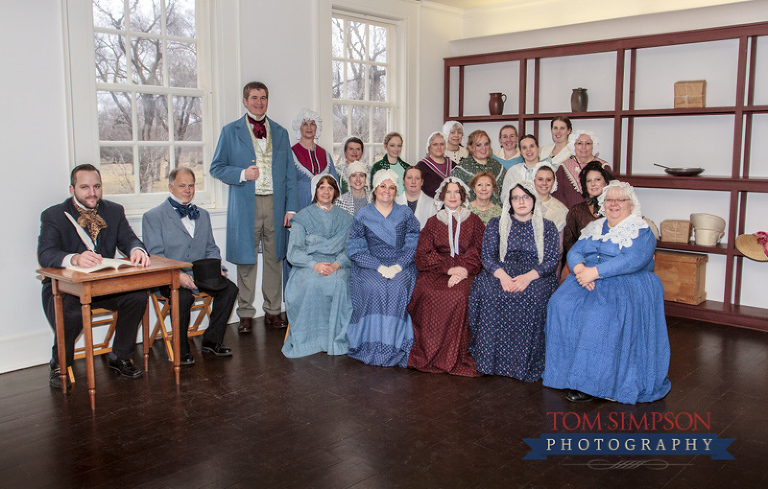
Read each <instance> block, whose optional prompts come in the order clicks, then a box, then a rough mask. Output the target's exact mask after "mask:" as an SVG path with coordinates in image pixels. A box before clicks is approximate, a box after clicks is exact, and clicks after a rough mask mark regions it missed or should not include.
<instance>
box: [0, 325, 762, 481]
mask: <svg viewBox="0 0 768 489" xmlns="http://www.w3.org/2000/svg"><path fill="white" fill-rule="evenodd" d="M256 326H257V327H256V328H255V330H254V334H251V335H248V336H240V337H238V336H237V332H236V330H235V329H234V326H230V330H229V331H228V333H227V341H226V344H227V345H228V346H231V347H232V348H233V350H234V356H233V357H232V358H211V357H209V356H203V355H202V354H201V353H200V351H199V346H200V338H199V337H198V338H195V340H194V341H195V343H194V344H195V346H194V347H193V352H194V354H195V356H196V358H197V365H195V366H194V367H191V368H185V369H184V370H183V371H182V380H181V385H180V386H178V387H176V386H175V385H174V382H173V375H172V369H171V367H170V364H169V363H168V361H167V359H166V357H165V354H164V352H163V350H162V349H161V348H160V345H157V344H156V345H155V346H154V347H153V351H152V354H151V356H150V371H149V372H148V374H147V375H146V376H145V377H144V378H143V379H141V380H138V381H131V380H126V379H121V378H117V377H114V376H112V375H110V374H109V372H108V371H107V368H106V360H105V359H104V358H97V360H96V372H97V379H96V382H97V384H96V386H97V391H96V395H97V398H96V409H97V410H96V413H95V414H92V413H91V411H90V409H89V406H88V393H87V390H86V386H85V368H84V365H83V362H82V361H79V362H77V364H76V366H75V374H76V376H77V378H78V382H77V383H76V385H75V387H74V389H73V390H72V391H71V392H70V393H69V394H67V395H66V396H65V395H63V394H61V392H58V391H55V390H53V389H51V388H49V387H48V367H47V366H40V367H34V368H28V369H25V370H21V371H17V372H11V373H7V374H4V375H0V396H2V398H1V399H0V474H1V475H2V477H0V487H2V488H48V487H50V488H59V487H72V488H107V487H127V488H171V487H172V488H229V487H238V488H347V487H353V488H386V489H388V488H396V487H408V488H514V487H525V488H580V487H586V488H597V487H642V488H707V487H713V488H715V487H716V488H726V487H739V488H762V487H768V334H766V333H761V332H755V331H748V330H742V329H735V328H730V327H723V326H718V325H711V324H705V323H698V322H692V321H681V320H675V319H670V320H669V331H670V341H671V343H672V365H671V368H670V378H671V380H672V392H671V393H670V394H669V395H668V396H667V397H666V398H665V399H663V400H661V401H658V402H655V403H652V404H645V405H638V406H624V405H620V404H616V403H612V402H609V401H596V402H592V403H587V404H576V405H574V404H571V403H568V402H567V401H565V400H564V397H563V395H562V393H561V392H559V391H555V390H551V389H547V388H544V387H542V385H541V383H540V382H538V383H535V384H525V383H523V382H519V381H516V380H513V379H507V378H500V377H482V378H477V379H465V378H456V377H451V376H448V375H440V374H426V373H421V372H416V371H413V370H405V369H399V368H378V367H369V366H366V365H363V364H361V363H359V362H357V361H354V360H352V359H349V358H347V357H329V356H327V355H325V354H318V355H314V356H311V357H308V358H303V359H298V360H289V359H286V358H284V357H283V356H282V354H281V353H280V346H281V344H282V338H283V332H281V331H265V330H264V329H263V327H262V326H261V322H260V321H259V322H257V324H256ZM555 411H558V412H564V411H574V412H578V413H582V412H586V413H596V412H601V413H610V412H615V411H625V412H631V413H636V414H641V413H646V412H652V411H656V412H683V411H685V412H697V413H706V412H711V423H712V431H713V432H716V433H718V435H719V436H720V437H721V438H735V439H736V440H735V441H734V442H733V444H732V445H731V446H730V448H729V452H730V453H731V454H732V455H733V456H734V457H735V460H733V461H718V460H711V459H710V457H708V456H667V457H654V458H656V459H662V460H664V461H666V462H668V463H669V464H676V465H669V466H668V467H667V468H665V469H661V470H658V469H651V468H648V467H647V466H646V467H638V468H635V469H633V470H594V469H590V468H588V467H586V466H584V465H572V464H578V463H584V462H587V461H588V460H589V457H586V456H575V457H565V456H560V457H550V458H549V459H548V460H545V461H524V460H522V458H523V457H524V456H525V455H526V454H527V453H528V452H529V450H530V449H529V448H528V446H527V445H526V444H525V443H524V442H523V438H538V437H539V435H540V434H541V433H546V432H551V431H552V430H551V427H550V426H549V425H548V417H547V414H546V413H547V412H555ZM549 420H550V421H549V423H551V417H550V418H549ZM592 458H594V457H592ZM603 458H605V457H603ZM607 459H608V460H609V461H616V460H620V459H621V457H613V458H610V457H607Z"/></svg>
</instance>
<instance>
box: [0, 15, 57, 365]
mask: <svg viewBox="0 0 768 489" xmlns="http://www.w3.org/2000/svg"><path fill="white" fill-rule="evenodd" d="M0 11H2V12H3V14H2V15H1V16H0V45H2V46H3V49H2V50H0V66H3V77H2V82H1V83H2V85H1V86H2V90H1V91H0V97H2V104H0V105H1V106H2V111H1V112H0V161H2V171H3V177H4V178H3V181H4V184H5V185H4V187H5V191H4V192H3V201H4V202H5V212H2V213H0V215H1V216H2V217H0V229H2V230H3V234H4V235H5V236H6V243H5V245H4V246H3V253H2V258H1V260H2V274H3V280H2V281H0V310H1V311H3V312H2V317H0V372H3V371H7V370H13V369H17V368H21V367H25V366H29V365H36V364H40V363H44V362H46V361H47V360H48V359H50V351H51V345H52V344H53V335H52V333H51V332H50V329H49V328H48V325H47V322H46V320H45V316H44V315H43V311H42V306H41V301H40V282H39V281H37V280H36V279H35V269H37V256H36V254H35V251H36V250H37V235H38V231H39V229H40V212H41V211H42V210H43V209H44V208H45V207H47V206H49V205H51V204H53V203H57V202H61V201H63V200H64V199H65V198H66V197H67V196H68V195H69V192H68V190H67V188H68V183H67V182H68V178H69V177H68V168H67V165H68V162H67V154H68V152H67V116H66V109H65V102H64V101H65V97H66V90H65V83H64V63H63V61H62V53H63V51H64V49H63V45H62V39H63V36H62V23H61V22H62V21H61V18H62V17H61V5H60V2H59V1H57V0H39V1H36V2H15V1H12V0H2V2H0Z"/></svg>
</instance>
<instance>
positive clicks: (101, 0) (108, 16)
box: [93, 0, 125, 29]
mask: <svg viewBox="0 0 768 489" xmlns="http://www.w3.org/2000/svg"><path fill="white" fill-rule="evenodd" d="M123 8H124V3H123V0H93V25H94V26H96V27H106V28H109V29H123V28H124V27H125V24H124V20H125V16H124V15H123Z"/></svg>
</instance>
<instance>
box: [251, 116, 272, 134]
mask: <svg viewBox="0 0 768 489" xmlns="http://www.w3.org/2000/svg"><path fill="white" fill-rule="evenodd" d="M266 120H267V118H266V117H262V119H261V120H260V121H257V120H256V119H254V118H253V117H251V116H248V122H250V123H251V124H252V125H253V136H254V137H255V138H256V139H263V138H266V137H267V128H266V126H265V125H264V122H266Z"/></svg>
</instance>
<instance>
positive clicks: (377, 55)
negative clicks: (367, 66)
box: [369, 25, 387, 63]
mask: <svg viewBox="0 0 768 489" xmlns="http://www.w3.org/2000/svg"><path fill="white" fill-rule="evenodd" d="M370 36H371V44H370V51H371V53H370V54H371V56H370V58H369V59H370V60H371V61H378V62H380V63H384V62H386V61H387V28H386V27H380V26H377V25H372V26H370Z"/></svg>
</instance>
